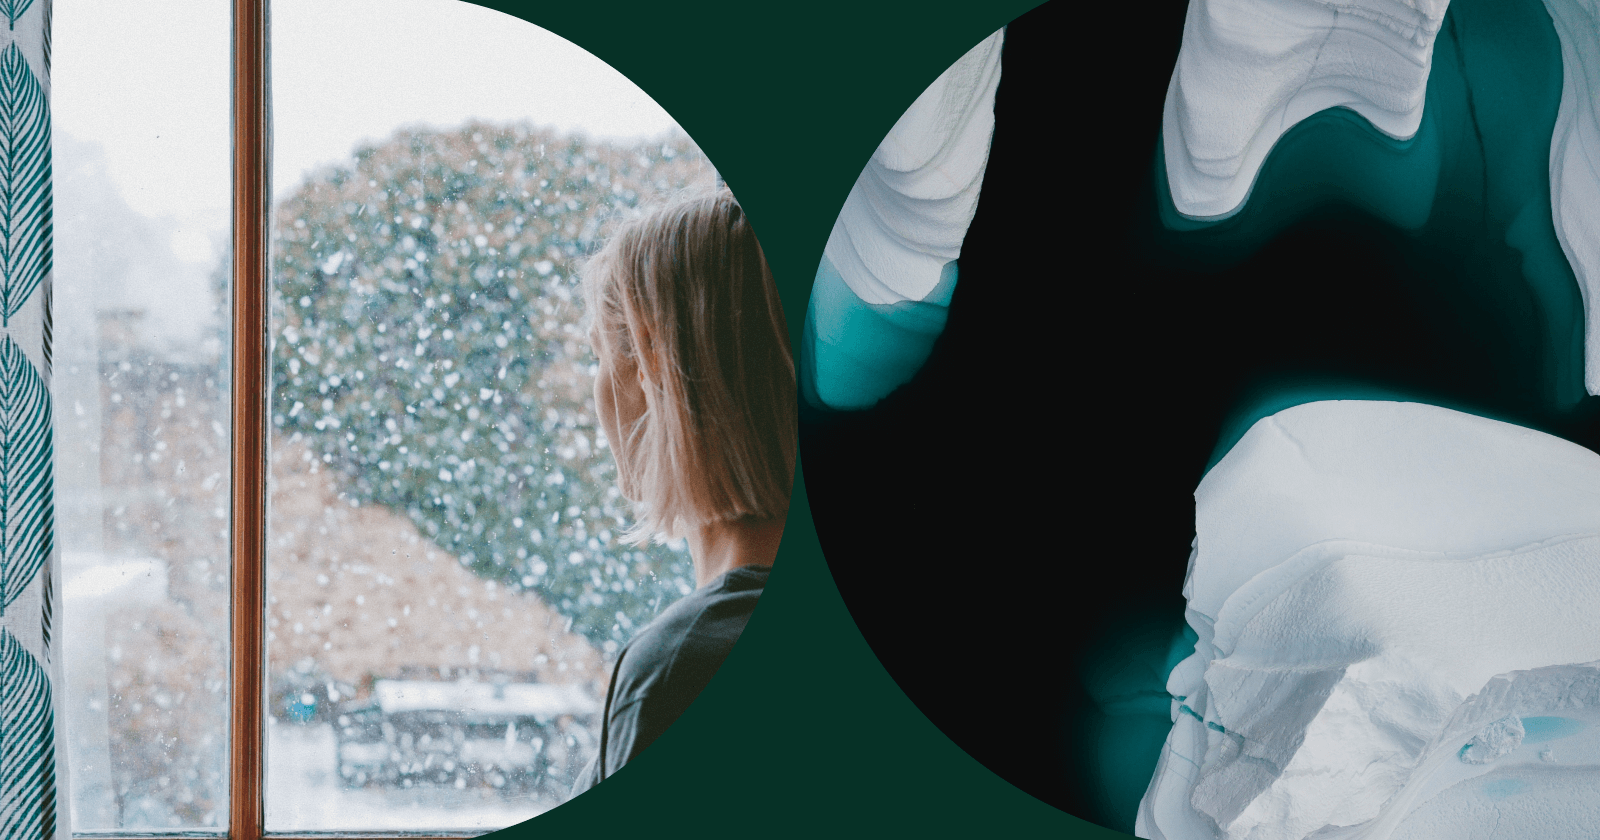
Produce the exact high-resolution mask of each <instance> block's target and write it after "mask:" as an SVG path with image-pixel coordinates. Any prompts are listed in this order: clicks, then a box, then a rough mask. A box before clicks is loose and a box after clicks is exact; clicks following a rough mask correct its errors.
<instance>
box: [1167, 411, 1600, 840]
mask: <svg viewBox="0 0 1600 840" xmlns="http://www.w3.org/2000/svg"><path fill="white" fill-rule="evenodd" d="M1195 501H1196V531H1197V537H1196V541H1195V549H1194V551H1193V553H1192V555H1191V558H1190V569H1189V575H1188V578H1187V580H1186V582H1185V585H1184V595H1185V597H1186V598H1187V599H1188V609H1187V613H1186V615H1187V619H1188V621H1189V624H1190V625H1191V626H1192V627H1193V628H1194V630H1195V631H1196V633H1197V634H1198V636H1199V641H1198V642H1197V643H1196V645H1195V652H1194V654H1193V655H1191V656H1190V657H1189V658H1187V659H1186V660H1184V661H1183V662H1182V663H1180V664H1179V665H1178V666H1177V667H1176V668H1175V669H1174V670H1173V672H1172V675H1171V677H1170V679H1169V682H1168V691H1169V692H1170V693H1171V694H1172V696H1173V697H1174V700H1173V711H1172V716H1173V729H1172V732H1171V734H1170V736H1169V737H1168V739H1167V742H1166V744H1165V746H1164V747H1163V749H1162V753H1161V758H1160V760H1159V763H1158V765H1157V769H1156V773H1155V775H1154V778H1153V779H1152V780H1151V783H1150V787H1149V789H1148V791H1147V792H1146V794H1145V797H1144V799H1143V801H1142V802H1141V803H1140V807H1139V814H1138V819H1137V824H1136V829H1135V831H1136V833H1137V834H1138V836H1140V837H1144V838H1152V840H1154V839H1156V838H1159V839H1160V840H1197V839H1198V838H1229V839H1230V840H1301V838H1312V837H1314V838H1317V840H1329V838H1358V837H1359V838H1370V839H1371V840H1379V838H1390V837H1394V838H1403V837H1424V836H1435V835H1433V834H1428V833H1427V831H1428V828H1427V826H1429V825H1434V824H1445V823H1449V824H1466V823H1470V822H1471V821H1472V819H1474V817H1473V814H1479V815H1480V816H1481V814H1482V813H1486V812H1487V813H1490V814H1491V815H1492V814H1493V813H1494V807H1493V806H1494V801H1493V800H1495V798H1496V797H1499V798H1500V799H1506V798H1508V797H1509V796H1511V795H1512V794H1515V793H1519V792H1523V791H1530V792H1532V793H1541V792H1542V793H1548V792H1549V791H1550V790H1555V789H1558V788H1560V786H1561V785H1563V784H1565V785H1567V786H1568V787H1572V786H1573V785H1574V784H1577V782H1576V781H1575V780H1581V779H1589V778H1593V777H1596V776H1597V775H1600V737H1595V736H1596V734H1600V730H1593V731H1591V728H1592V727H1593V725H1594V724H1596V723H1600V610H1596V609H1595V608H1594V605H1595V604H1597V603H1600V455H1596V454H1594V453H1593V452H1590V451H1589V450H1587V449H1584V448H1582V447H1579V446H1576V445H1574V444H1571V443H1567V442H1565V441H1562V440H1560V439H1558V438H1554V437H1551V436H1549V435H1545V434H1542V433H1538V432H1534V431H1531V430H1528V429H1524V428H1521V427H1517V426H1512V425H1509V424H1506V423H1500V422H1497V421H1493V420H1486V419H1483V418H1480V417H1475V416H1472V415H1467V414H1462V413H1459V412H1454V411H1450V410H1448V409H1443V408H1437V407H1434V406H1428V405H1422V404H1415V403H1398V402H1364V401H1337V402H1320V403H1310V404H1306V405H1302V406H1297V407H1295V408H1291V409H1288V410H1286V411H1283V412H1280V413H1278V414H1276V415H1273V416H1271V417H1268V418H1265V419H1263V420H1261V421H1259V422H1258V423H1256V424H1255V425H1254V426H1253V427H1252V428H1251V429H1250V431H1249V432H1248V433H1246V435H1245V436H1244V437H1243V438H1242V439H1241V440H1240V441H1239V443H1238V444H1236V445H1235V446H1234V447H1233V448H1232V449H1231V450H1230V451H1229V453H1228V454H1227V456H1226V457H1224V458H1223V460H1222V461H1221V462H1219V463H1218V464H1217V466H1216V467H1214V468H1213V469H1212V470H1211V472H1209V473H1208V474H1207V475H1206V478H1205V479H1204V480H1203V481H1202V482H1201V484H1200V486H1199V488H1198V489H1197V490H1196V493H1195ZM1586 732H1587V733H1588V734H1587V735H1585V734H1584V733H1586ZM1530 795H1531V794H1530ZM1562 803H1566V804H1562ZM1513 804H1514V803H1513ZM1596 810H1597V807H1596V797H1594V796H1592V795H1591V796H1586V797H1577V798H1572V797H1567V798H1565V799H1563V798H1561V797H1554V798H1552V799H1551V800H1550V801H1549V802H1546V803H1545V806H1544V810H1542V811H1541V812H1540V813H1541V816H1540V817H1539V818H1538V821H1537V822H1536V823H1533V824H1529V825H1527V826H1523V827H1522V828H1523V829H1525V830H1524V831H1523V832H1522V833H1521V834H1518V833H1516V832H1513V833H1512V834H1510V835H1504V834H1502V835H1496V836H1524V835H1526V836H1540V837H1562V836H1587V835H1582V834H1581V832H1582V831H1583V830H1586V827H1587V826H1588V825H1591V824H1592V823H1591V822H1590V821H1589V818H1590V817H1591V816H1592V814H1591V813H1590V812H1593V811H1596ZM1424 812H1426V814H1427V816H1426V818H1425V819H1412V820H1409V821H1408V819H1407V817H1408V816H1412V815H1418V814H1422V813H1424ZM1452 820H1453V821H1454V822H1450V821H1452ZM1440 821H1443V823H1441V822H1440ZM1457 836H1460V837H1468V836H1474V835H1472V834H1471V832H1465V833H1461V834H1459V835H1457ZM1485 836H1487V835H1485Z"/></svg>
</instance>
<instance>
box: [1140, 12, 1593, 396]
mask: <svg viewBox="0 0 1600 840" xmlns="http://www.w3.org/2000/svg"><path fill="white" fill-rule="evenodd" d="M1448 5H1449V3H1448V0H1347V2H1334V1H1333V0H1194V2H1191V3H1190V4H1189V10H1188V17H1187V18H1186V19H1185V21H1184V27H1183V45H1182V47H1181V49H1180V51H1179V53H1178V65H1177V68H1176V69H1175V70H1174V71H1173V74H1172V81H1171V83H1170V84H1169V86H1168V89H1167V99H1166V110H1165V112H1164V115H1163V118H1162V146H1163V149H1164V152H1165V162H1166V171H1167V181H1168V185H1169V187H1170V190H1171V193H1172V201H1173V206H1174V207H1175V208H1176V209H1177V211H1178V212H1179V213H1182V214H1183V215H1185V216H1190V217H1193V218H1199V219H1216V218H1223V217H1226V216H1228V215H1231V214H1233V213H1234V212H1236V211H1237V210H1238V209H1239V207H1240V206H1241V205H1243V203H1244V201H1245V199H1246V198H1247V197H1248V196H1249V193H1250V189H1251V187H1252V186H1253V185H1254V183H1255V179H1256V176H1257V174H1259V173H1260V171H1261V166H1262V164H1263V163H1264V162H1265V160H1266V157H1267V154H1268V153H1269V152H1270V151H1271V150H1272V147H1273V145H1274V144H1276V143H1277V142H1278V138H1279V137H1282V136H1283V134H1284V133H1285V132H1287V131H1288V130H1289V129H1291V128H1293V127H1294V126H1295V124H1296V123H1298V122H1299V121H1300V120H1303V119H1305V118H1306V117H1308V116H1311V115H1312V114H1314V113H1316V112H1318V111H1321V110H1323V109H1326V108H1332V107H1337V106H1344V107H1347V108H1350V109H1351V110H1353V111H1355V112H1356V113H1358V114H1360V115H1361V116H1363V117H1365V118H1366V119H1367V120H1368V121H1370V122H1371V123H1372V125H1373V126H1375V127H1377V128H1378V129H1379V130H1381V131H1383V132H1384V133H1386V134H1388V135H1390V136H1392V137H1395V138H1401V139H1403V138H1408V137H1411V136H1413V135H1414V134H1416V131H1417V128H1418V126H1419V125H1420V123H1421V119H1422V109H1423V104H1424V98H1425V93H1426V89H1427V84H1428V73H1429V70H1430V69H1431V67H1432V63H1433V43H1434V39H1435V38H1436V36H1437V35H1438V33H1439V28H1440V25H1441V23H1442V22H1443V20H1444V15H1445V10H1446V7H1447V6H1448ZM1545 8H1546V10H1547V11H1548V12H1549V13H1550V17H1551V20H1552V22H1553V23H1554V25H1555V30H1556V36H1557V38H1558V39H1559V40H1560V42H1561V65H1562V87H1561V105H1560V109H1559V110H1558V112H1557V116H1556V125H1555V130H1554V133H1553V136H1552V138H1551V144H1550V188H1551V208H1550V210H1551V214H1552V216H1553V219H1554V222H1555V229H1556V237H1557V239H1559V240H1560V242H1561V249H1562V251H1563V252H1564V253H1565V254H1566V257H1567V262H1568V263H1570V264H1571V266H1572V270H1573V272H1574V273H1575V274H1576V275H1577V279H1578V288H1579V290H1580V292H1581V293H1582V295H1583V300H1584V312H1585V315H1586V319H1585V320H1586V321H1587V326H1586V329H1585V347H1586V351H1585V367H1584V369H1585V375H1584V384H1585V387H1586V388H1587V390H1588V392H1589V393H1590V394H1600V110H1597V107H1596V97H1597V96H1600V3H1597V0H1545Z"/></svg>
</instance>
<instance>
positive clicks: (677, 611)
mask: <svg viewBox="0 0 1600 840" xmlns="http://www.w3.org/2000/svg"><path fill="white" fill-rule="evenodd" d="M771 570H772V567H771V566H741V567H739V568H737V569H734V570H732V571H730V572H727V573H726V574H723V575H720V576H718V577H717V578H716V579H714V580H712V581H711V582H710V583H708V584H706V585H705V586H702V587H700V588H699V589H696V590H695V591H694V592H691V593H689V594H688V595H685V596H684V597H683V598H682V599H681V600H679V601H678V602H676V603H674V604H673V605H672V606H670V607H667V609H666V610H665V611H663V612H662V613H661V615H658V616H656V618H655V620H654V621H652V622H650V623H649V624H647V625H645V626H644V627H643V628H642V629H641V630H640V631H639V633H638V635H636V636H634V637H633V638H632V639H631V640H629V642H628V643H627V644H626V645H624V646H623V648H622V652H621V653H620V654H618V656H617V662H616V665H615V666H613V668H612V671H611V687H610V689H609V690H607V691H606V705H605V712H604V716H603V717H602V718H601V720H602V721H603V725H602V727H601V731H600V749H599V752H597V753H596V754H595V757H594V760H593V761H591V762H590V763H589V766H588V768H587V769H585V770H584V771H583V774H582V775H581V776H579V777H578V781H577V783H576V784H575V785H573V788H572V795H573V796H577V795H578V794H580V793H583V792H584V791H586V790H588V789H589V788H592V787H594V786H595V785H597V784H599V783H600V781H601V780H602V779H604V778H606V777H607V776H610V775H611V774H613V773H615V772H617V770H618V769H619V768H621V767H622V765H624V764H626V763H628V762H629V761H631V760H633V757H634V756H636V755H638V754H639V753H640V752H642V751H643V750H644V748H645V747H648V746H650V744H651V743H652V742H653V741H655V739H656V738H657V737H659V736H660V735H661V733H662V732H665V731H666V729H667V727H668V726H671V725H672V722H673V721H675V720H677V719H678V716H679V715H681V714H683V712H684V710H685V709H687V708H689V704H690V703H693V702H694V699H695V698H696V697H698V696H699V695H700V690H701V689H703V688H705V687H706V684H707V683H709V682H710V681H711V676H712V675H713V674H715V673H716V672H717V668H719V667H721V665H722V661H723V660H724V659H726V658H727V657H728V652H729V651H730V650H732V649H733V643H734V642H737V641H738V640H739V634H740V633H741V632H743V631H744V625H745V622H747V621H749V620H750V613H751V611H752V610H754V609H755V607H756V599H758V598H760V597H761V590H762V589H763V588H765V587H766V585H767V573H768V572H770V571H771Z"/></svg>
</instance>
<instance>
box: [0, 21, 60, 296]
mask: <svg viewBox="0 0 1600 840" xmlns="http://www.w3.org/2000/svg"><path fill="white" fill-rule="evenodd" d="M3 2H5V0H0V3H3ZM30 2H31V0H30ZM0 11H3V9H0ZM50 198H51V197H50V107H49V102H48V101H47V99H46V97H45V92H44V86H43V85H41V84H40V83H39V79H38V78H37V77H36V76H34V75H33V70H32V68H30V67H29V66H28V60H27V58H25V57H24V56H23V55H22V50H20V49H18V48H17V44H16V42H12V44H11V46H9V47H6V50H5V53H4V54H0V273H3V274H4V277H0V326H6V327H9V326H10V325H11V319H12V318H14V317H16V314H17V312H19V311H20V310H21V309H22V305H23V304H24V303H25V302H27V300H28V297H29V296H30V295H32V294H33V291H34V289H36V288H38V287H39V282H40V281H42V280H43V279H44V276H45V275H46V274H48V273H49V272H50V268H51V247H50V245H51V242H50V236H51V218H50Z"/></svg>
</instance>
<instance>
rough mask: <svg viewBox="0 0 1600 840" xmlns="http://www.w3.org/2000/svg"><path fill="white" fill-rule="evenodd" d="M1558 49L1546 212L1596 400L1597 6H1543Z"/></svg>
mask: <svg viewBox="0 0 1600 840" xmlns="http://www.w3.org/2000/svg"><path fill="white" fill-rule="evenodd" d="M1544 6H1545V9H1546V10H1547V11H1549V12H1550V20H1551V21H1552V22H1553V23H1554V24H1555V28H1556V37H1557V38H1558V39H1560V41H1561V106H1560V108H1559V109H1558V110H1557V111H1556V127H1555V131H1554V133H1553V134H1552V136H1551V138H1550V205H1551V207H1550V211H1551V216H1552V220H1553V221H1554V222H1555V228H1556V239H1558V240H1560V242H1561V250H1562V252H1563V253H1565V254H1566V256H1567V262H1568V263H1569V264H1570V265H1571V266H1572V272H1573V273H1574V274H1576V275H1577V277H1578V291H1579V292H1581V293H1582V294H1583V304H1584V306H1583V308H1584V315H1585V318H1584V320H1585V322H1586V326H1585V329H1584V377H1583V379H1584V386H1585V387H1586V388H1587V390H1588V392H1589V393H1591V394H1600V111H1597V110H1596V107H1595V97H1597V96H1600V3H1597V2H1596V0H1545V4H1544Z"/></svg>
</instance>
